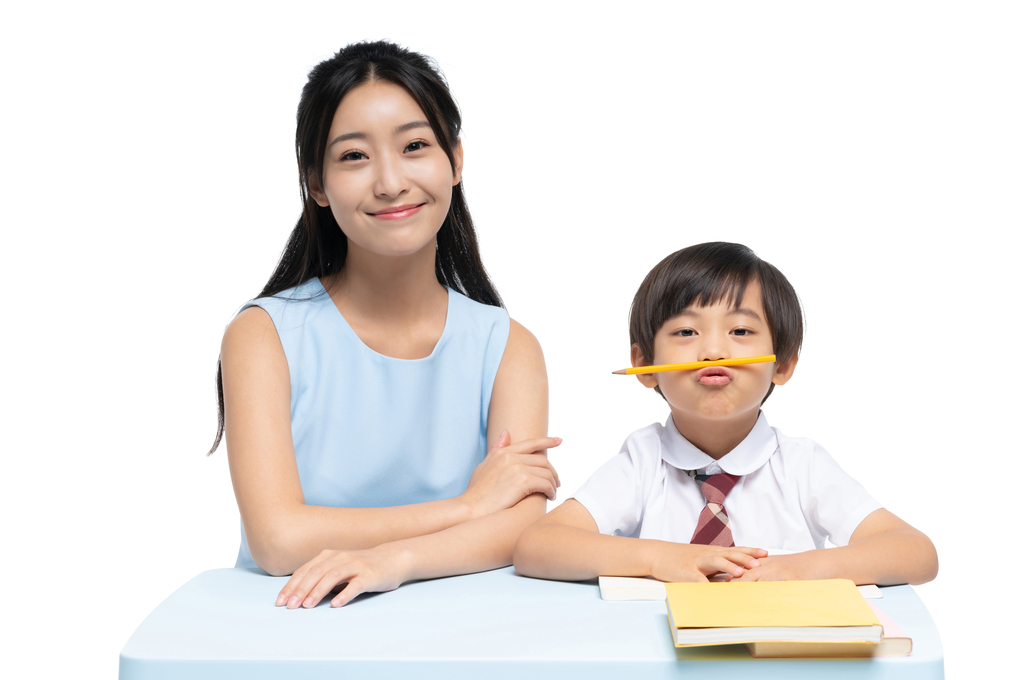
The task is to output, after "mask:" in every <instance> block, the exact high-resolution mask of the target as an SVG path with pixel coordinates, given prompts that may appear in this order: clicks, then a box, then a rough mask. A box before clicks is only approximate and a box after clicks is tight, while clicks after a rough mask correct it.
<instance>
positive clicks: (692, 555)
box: [651, 541, 768, 582]
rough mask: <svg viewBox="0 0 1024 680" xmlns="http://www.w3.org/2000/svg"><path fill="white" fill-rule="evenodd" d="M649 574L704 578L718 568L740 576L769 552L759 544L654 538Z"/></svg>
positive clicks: (667, 577) (662, 578)
mask: <svg viewBox="0 0 1024 680" xmlns="http://www.w3.org/2000/svg"><path fill="white" fill-rule="evenodd" d="M652 543H654V544H655V549H654V551H653V555H652V561H651V576H653V577H654V578H656V579H658V580H659V581H676V582H680V581H707V580H708V576H711V575H713V574H717V573H719V572H721V573H724V574H727V575H728V576H730V577H732V578H740V577H742V576H744V575H745V574H747V573H749V571H748V570H750V569H755V568H757V567H758V566H759V565H760V561H759V559H760V558H764V557H765V556H766V555H768V551H767V550H762V549H761V548H722V547H719V546H715V545H692V544H689V543H669V542H667V541H653V542H652Z"/></svg>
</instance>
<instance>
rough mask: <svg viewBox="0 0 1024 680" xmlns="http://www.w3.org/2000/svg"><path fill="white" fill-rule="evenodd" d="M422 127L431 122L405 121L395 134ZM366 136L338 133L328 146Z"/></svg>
mask: <svg viewBox="0 0 1024 680" xmlns="http://www.w3.org/2000/svg"><path fill="white" fill-rule="evenodd" d="M422 127H430V123H428V122H427V121H425V120H414V121H412V122H409V123H405V124H404V125H399V126H398V127H396V128H395V132H394V134H396V135H399V134H402V133H403V132H407V131H409V130H414V129H416V128H422ZM366 137H367V135H366V133H365V132H346V133H345V134H343V135H338V136H337V137H335V138H334V139H332V140H331V142H330V144H328V145H327V148H330V147H332V146H334V145H335V144H337V143H338V142H344V141H347V140H349V139H366Z"/></svg>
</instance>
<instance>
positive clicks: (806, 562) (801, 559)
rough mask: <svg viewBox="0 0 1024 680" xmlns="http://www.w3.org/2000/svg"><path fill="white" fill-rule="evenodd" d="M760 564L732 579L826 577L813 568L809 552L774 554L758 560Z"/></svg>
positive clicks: (760, 579) (803, 578) (759, 579)
mask: <svg viewBox="0 0 1024 680" xmlns="http://www.w3.org/2000/svg"><path fill="white" fill-rule="evenodd" d="M760 562H761V564H760V566H757V567H754V568H753V569H749V570H748V571H747V572H746V573H745V574H743V575H742V576H740V577H739V578H736V577H733V578H732V579H731V580H733V581H801V580H806V579H815V578H826V577H825V576H822V575H818V574H816V573H815V570H814V564H813V562H814V560H813V556H812V555H811V554H810V553H806V552H804V553H796V554H793V555H774V556H769V557H765V558H764V559H762V560H760Z"/></svg>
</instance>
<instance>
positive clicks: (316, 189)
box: [308, 172, 330, 208]
mask: <svg viewBox="0 0 1024 680" xmlns="http://www.w3.org/2000/svg"><path fill="white" fill-rule="evenodd" d="M308 184H309V195H310V196H312V197H313V200H314V201H316V204H317V205H318V206H320V207H321V208H326V207H327V206H329V205H330V203H328V201H327V194H325V193H324V190H323V189H322V188H320V178H319V177H317V176H316V173H315V172H311V173H309V182H308Z"/></svg>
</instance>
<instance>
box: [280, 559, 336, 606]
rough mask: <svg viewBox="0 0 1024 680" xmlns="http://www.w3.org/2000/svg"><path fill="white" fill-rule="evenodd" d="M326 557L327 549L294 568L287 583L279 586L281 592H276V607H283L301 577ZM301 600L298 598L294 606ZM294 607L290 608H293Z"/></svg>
mask: <svg viewBox="0 0 1024 680" xmlns="http://www.w3.org/2000/svg"><path fill="white" fill-rule="evenodd" d="M326 558H327V551H326V550H325V551H323V552H321V553H320V554H319V555H317V556H316V557H314V558H313V559H311V560H310V561H309V562H306V563H305V564H304V565H302V566H301V567H299V568H298V569H296V570H295V572H294V573H293V574H292V577H291V578H290V579H288V583H285V584H284V588H281V592H280V593H278V595H277V602H275V604H276V605H277V606H278V607H283V606H285V605H287V604H288V601H289V600H290V599H291V598H292V596H294V595H295V589H296V588H297V587H298V585H299V584H300V583H301V582H302V579H303V578H305V576H306V574H307V573H309V570H310V569H312V568H313V567H314V566H315V565H317V564H319V563H320V562H322V561H323V560H325V559H326ZM301 602H302V598H299V600H298V601H297V603H296V605H295V607H297V606H299V605H298V603H301ZM295 607H291V608H292V609H294V608H295Z"/></svg>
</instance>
